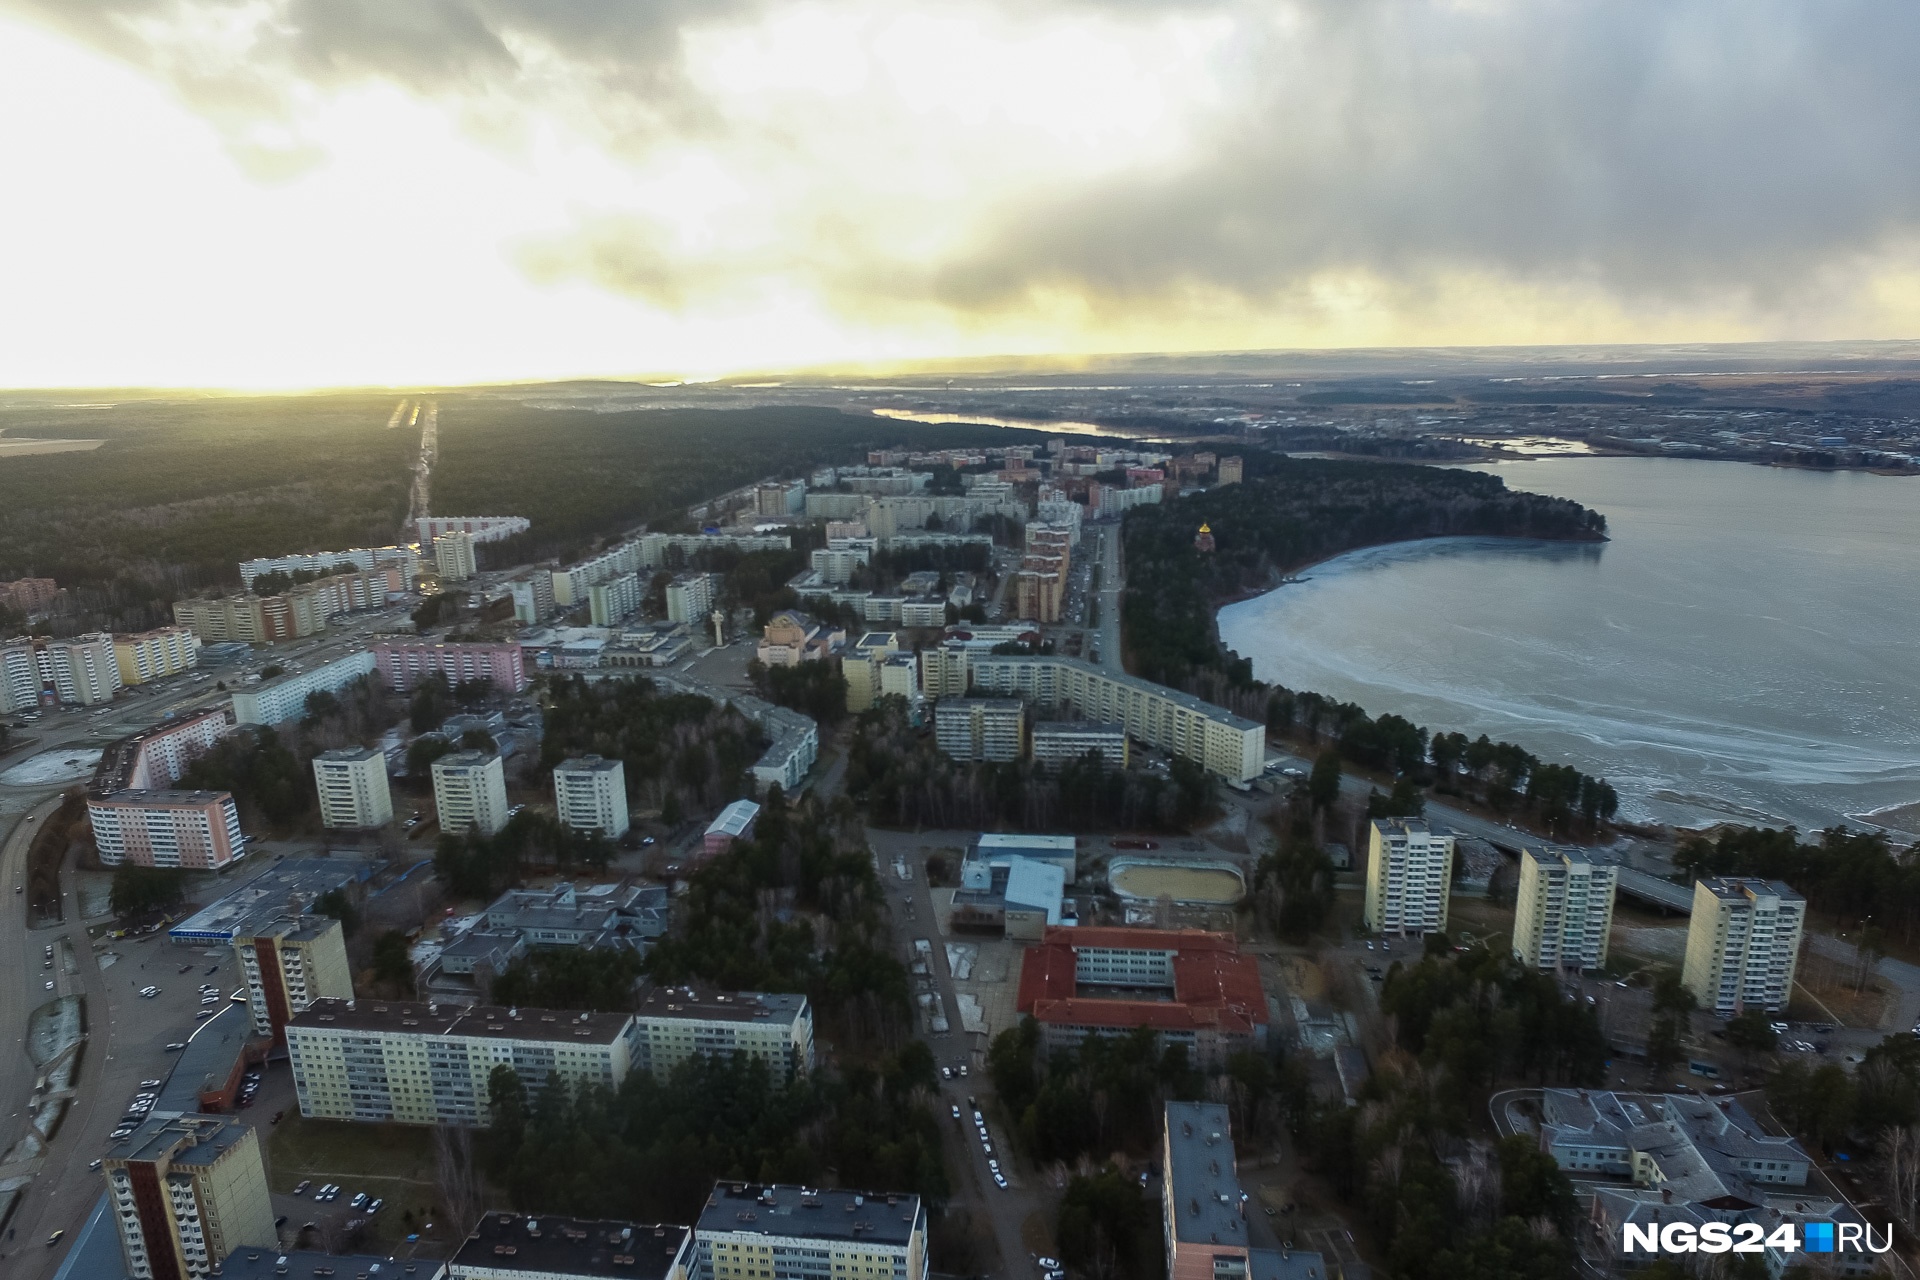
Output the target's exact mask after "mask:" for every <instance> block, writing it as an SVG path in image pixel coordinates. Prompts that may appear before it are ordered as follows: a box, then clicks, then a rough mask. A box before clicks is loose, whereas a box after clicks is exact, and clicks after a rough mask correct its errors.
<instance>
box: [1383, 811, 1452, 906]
mask: <svg viewBox="0 0 1920 1280" xmlns="http://www.w3.org/2000/svg"><path fill="white" fill-rule="evenodd" d="M1452 891H1453V837H1452V836H1450V835H1446V836H1440V835H1435V834H1434V833H1433V830H1432V828H1430V827H1428V826H1427V824H1426V823H1425V822H1423V821H1421V820H1420V819H1418V818H1375V819H1374V820H1373V821H1372V822H1370V823H1368V824H1367V900H1366V908H1365V910H1364V912H1363V917H1362V918H1363V920H1364V922H1365V924H1366V926H1367V928H1368V929H1371V930H1372V931H1373V932H1375V933H1397V934H1402V935H1405V934H1415V935H1418V934H1428V933H1445V932H1446V929H1447V906H1448V902H1449V899H1450V896H1451V894H1452Z"/></svg>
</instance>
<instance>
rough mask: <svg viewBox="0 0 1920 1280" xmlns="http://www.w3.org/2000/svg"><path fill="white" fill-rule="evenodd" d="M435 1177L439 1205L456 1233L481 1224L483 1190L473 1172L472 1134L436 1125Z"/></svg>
mask: <svg viewBox="0 0 1920 1280" xmlns="http://www.w3.org/2000/svg"><path fill="white" fill-rule="evenodd" d="M433 1164H434V1177H435V1180H436V1181H437V1182H438V1183H439V1186H440V1202H441V1204H442V1205H443V1206H445V1209H446V1214H447V1219H448V1221H449V1223H450V1224H451V1226H452V1229H453V1230H454V1231H456V1232H465V1231H467V1230H470V1229H471V1228H472V1226H473V1224H474V1223H475V1222H478V1221H479V1220H480V1212H481V1210H482V1209H483V1208H484V1207H485V1204H484V1202H483V1199H482V1196H483V1194H484V1188H483V1186H482V1184H481V1181H480V1174H479V1171H478V1170H476V1169H475V1168H474V1161H473V1134H472V1132H471V1131H470V1130H468V1129H465V1128H463V1127H460V1126H457V1125H446V1124H442V1125H435V1126H434V1129H433Z"/></svg>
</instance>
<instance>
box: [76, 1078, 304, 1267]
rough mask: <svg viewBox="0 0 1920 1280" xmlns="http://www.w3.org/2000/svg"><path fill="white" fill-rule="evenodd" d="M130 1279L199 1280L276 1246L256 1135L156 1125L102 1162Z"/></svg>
mask: <svg viewBox="0 0 1920 1280" xmlns="http://www.w3.org/2000/svg"><path fill="white" fill-rule="evenodd" d="M100 1171H101V1173H102V1174H103V1175H105V1177H106V1181H107V1198H108V1200H109V1202H110V1204H111V1206H112V1213H113V1220H114V1225H115V1226H116V1227H117V1228H118V1229H119V1233H120V1252H121V1255H122V1256H123V1257H124V1258H125V1259H126V1264H127V1273H128V1274H129V1275H130V1276H132V1277H133V1278H134V1280H199V1278H200V1277H203V1276H207V1275H210V1274H213V1273H214V1272H215V1271H216V1270H217V1269H218V1267H219V1264H220V1262H221V1260H222V1259H224V1258H225V1257H226V1256H227V1255H228V1254H229V1253H232V1252H233V1251H234V1250H235V1249H238V1248H241V1247H243V1246H247V1245H256V1246H259V1247H260V1248H263V1249H272V1248H275V1247H276V1246H277V1245H278V1244H279V1237H278V1234H277V1233H276V1231H275V1230H274V1225H273V1202H272V1200H270V1199H269V1198H268V1195H267V1169H266V1165H265V1163H264V1162H263V1161H262V1160H261V1158H260V1139H259V1136H258V1135H257V1134H255V1132H254V1130H253V1126H252V1125H249V1124H242V1123H241V1122H240V1121H238V1120H234V1119H231V1118H229V1117H225V1116H207V1115H193V1114H185V1115H179V1114H176V1115H164V1116H154V1117H153V1118H151V1119H149V1120H148V1121H147V1122H146V1123H145V1124H143V1125H142V1126H140V1128H139V1130H138V1131H137V1132H135V1133H134V1135H133V1136H132V1137H131V1138H129V1139H127V1141H126V1142H125V1143H124V1144H122V1145H121V1146H118V1147H115V1148H114V1149H113V1150H112V1151H111V1152H109V1153H108V1154H107V1155H106V1156H104V1157H102V1159H101V1161H100Z"/></svg>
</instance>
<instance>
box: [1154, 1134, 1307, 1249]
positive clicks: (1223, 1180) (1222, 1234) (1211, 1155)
mask: <svg viewBox="0 0 1920 1280" xmlns="http://www.w3.org/2000/svg"><path fill="white" fill-rule="evenodd" d="M1160 1167H1161V1169H1162V1170H1164V1171H1165V1173H1164V1177H1163V1179H1162V1181H1161V1184H1160V1231H1161V1238H1162V1241H1163V1242H1164V1244H1165V1246H1166V1251H1167V1280H1326V1278H1327V1275H1328V1272H1327V1267H1326V1261H1325V1259H1324V1258H1322V1257H1321V1255H1320V1254H1318V1253H1312V1252H1308V1251H1305V1250H1298V1249H1256V1248H1254V1247H1253V1243H1252V1240H1251V1237H1250V1235H1249V1229H1248V1225H1247V1203H1248V1201H1247V1195H1246V1193H1245V1192H1244V1191H1242V1190H1241V1189H1240V1169H1239V1162H1238V1160H1237V1159H1236V1157H1235V1155H1234V1149H1233V1131H1232V1128H1231V1127H1230V1122H1229V1117H1228V1114H1227V1109H1226V1107H1224V1106H1222V1105H1221V1104H1220V1103H1217V1102H1169V1103H1167V1104H1166V1112H1165V1115H1164V1124H1163V1127H1162V1129H1161V1135H1160Z"/></svg>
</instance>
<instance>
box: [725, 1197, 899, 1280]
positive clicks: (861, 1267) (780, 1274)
mask: <svg viewBox="0 0 1920 1280" xmlns="http://www.w3.org/2000/svg"><path fill="white" fill-rule="evenodd" d="M693 1232H694V1251H695V1254H694V1257H695V1261H694V1272H695V1277H694V1280H927V1210H926V1206H925V1205H923V1204H922V1203H921V1202H920V1197H919V1196H915V1195H905V1194H898V1193H894V1192H876V1191H868V1192H862V1191H852V1190H848V1189H846V1188H841V1187H833V1188H827V1187H815V1188H808V1187H789V1186H778V1185H771V1186H762V1185H756V1184H753V1183H744V1182H722V1183H718V1184H717V1185H715V1187H714V1188H713V1194H712V1195H710V1196H708V1197H707V1204H706V1208H705V1209H703V1210H701V1213H700V1218H699V1221H698V1222H696V1223H695V1224H694V1229H693Z"/></svg>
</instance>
